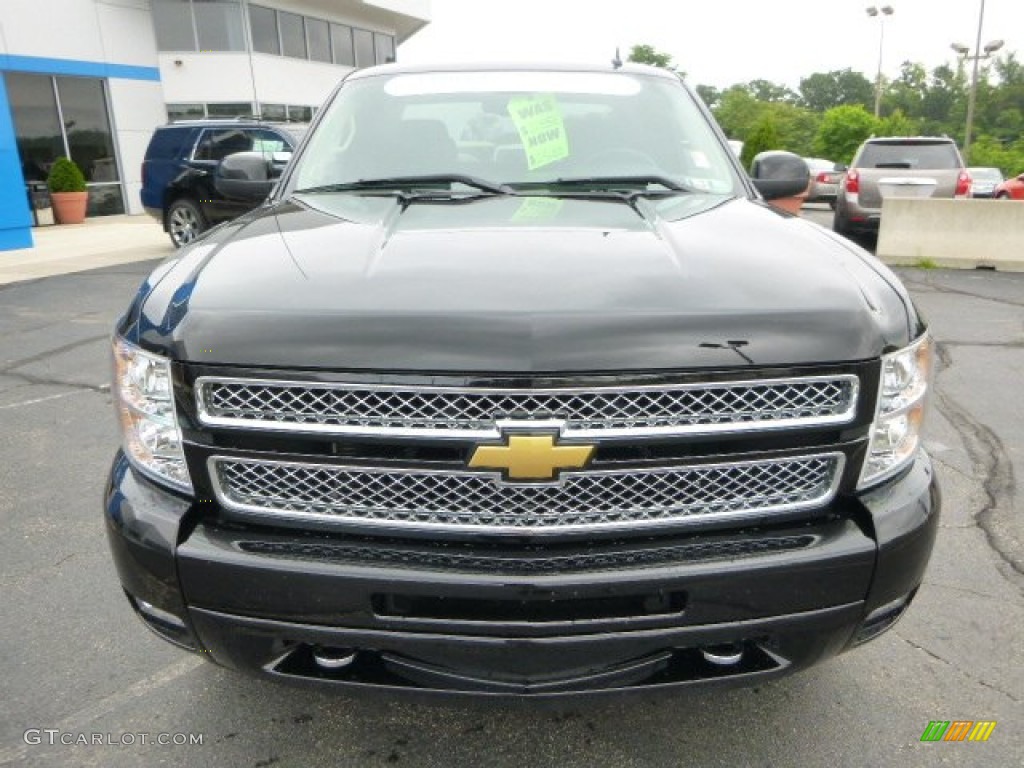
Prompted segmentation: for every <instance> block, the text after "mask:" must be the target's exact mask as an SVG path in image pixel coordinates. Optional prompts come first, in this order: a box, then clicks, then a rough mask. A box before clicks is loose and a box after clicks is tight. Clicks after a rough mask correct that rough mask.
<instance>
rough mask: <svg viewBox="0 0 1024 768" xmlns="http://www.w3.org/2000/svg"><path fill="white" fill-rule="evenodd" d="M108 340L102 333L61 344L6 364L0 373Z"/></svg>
mask: <svg viewBox="0 0 1024 768" xmlns="http://www.w3.org/2000/svg"><path fill="white" fill-rule="evenodd" d="M109 338H110V334H109V333H104V334H101V335H99V336H89V337H87V338H84V339H78V340H77V341H72V342H71V343H69V344H62V345H61V346H59V347H54V348H53V349H48V350H46V351H45V352H40V353H39V354H38V355H31V356H30V357H23V358H21V359H20V360H15V361H13V362H11V363H8V364H7V365H5V366H4V367H3V368H0V373H10V372H11V371H13V370H15V369H16V368H22V367H23V366H26V365H29V364H30V363H38V362H39V361H40V360H45V359H46V358H48V357H55V356H56V355H60V354H63V353H64V352H70V351H71V350H73V349H77V348H78V347H84V346H85V345H87V344H92V343H94V342H97V341H100V340H102V339H109Z"/></svg>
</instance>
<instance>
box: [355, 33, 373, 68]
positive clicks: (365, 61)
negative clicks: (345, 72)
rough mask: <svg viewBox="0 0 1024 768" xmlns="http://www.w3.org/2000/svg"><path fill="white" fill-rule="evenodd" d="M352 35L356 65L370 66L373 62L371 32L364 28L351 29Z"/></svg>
mask: <svg viewBox="0 0 1024 768" xmlns="http://www.w3.org/2000/svg"><path fill="white" fill-rule="evenodd" d="M352 36H353V38H354V39H355V49H356V66H357V67H372V66H373V64H374V61H375V59H374V54H373V32H368V31H367V30H365V29H353V30H352Z"/></svg>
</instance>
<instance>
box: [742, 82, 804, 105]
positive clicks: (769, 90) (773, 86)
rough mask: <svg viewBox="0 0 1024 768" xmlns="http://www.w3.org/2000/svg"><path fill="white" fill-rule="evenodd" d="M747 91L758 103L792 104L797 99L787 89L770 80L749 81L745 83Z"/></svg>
mask: <svg viewBox="0 0 1024 768" xmlns="http://www.w3.org/2000/svg"><path fill="white" fill-rule="evenodd" d="M746 87H747V91H748V92H749V93H750V95H751V96H753V97H754V98H755V99H757V100H758V101H768V102H786V103H790V104H794V103H796V102H797V100H798V97H797V95H796V94H795V93H793V92H792V91H791V90H789V88H787V87H786V86H784V85H779V84H778V83H773V82H771V81H770V80H751V81H750V82H749V83H747V86H746Z"/></svg>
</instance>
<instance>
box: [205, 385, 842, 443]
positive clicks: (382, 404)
mask: <svg viewBox="0 0 1024 768" xmlns="http://www.w3.org/2000/svg"><path fill="white" fill-rule="evenodd" d="M857 393H858V380H857V377H856V376H853V375H841V376H818V377H804V378H796V379H771V380H762V381H737V382H715V383H702V384H667V385H653V386H648V385H644V386H635V387H589V388H569V387H564V388H553V389H495V388H490V389H489V388H454V387H453V388H447V387H405V386H391V385H379V386H376V385H375V386H366V385H355V384H322V383H311V382H294V381H272V380H258V379H230V378H219V377H202V378H200V379H198V380H197V382H196V398H197V406H198V412H199V418H200V421H201V422H202V423H204V424H207V425H210V426H224V427H236V428H238V427H241V428H247V429H261V430H281V431H300V432H322V433H328V434H338V435H345V434H348V435H353V434H362V435H373V434H378V435H385V436H402V435H410V436H423V435H424V434H429V436H431V437H455V438H471V439H481V438H494V437H497V436H498V434H499V430H498V424H499V422H504V421H553V422H557V423H558V425H559V427H560V428H561V431H562V434H563V436H565V437H575V438H588V437H589V438H600V437H615V436H629V437H643V436H645V435H650V436H667V435H686V434H707V433H715V432H729V431H745V430H762V429H780V428H784V427H797V426H801V427H806V426H816V425H825V424H842V423H846V422H850V421H852V420H853V418H854V415H855V412H856V407H857Z"/></svg>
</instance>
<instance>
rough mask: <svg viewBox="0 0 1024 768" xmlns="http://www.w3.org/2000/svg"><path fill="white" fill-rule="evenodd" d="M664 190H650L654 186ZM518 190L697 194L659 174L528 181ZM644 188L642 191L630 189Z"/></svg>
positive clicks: (629, 195)
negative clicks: (565, 189)
mask: <svg viewBox="0 0 1024 768" xmlns="http://www.w3.org/2000/svg"><path fill="white" fill-rule="evenodd" d="M655 185H656V186H659V187H662V189H660V190H659V189H650V187H652V186H655ZM514 186H515V188H516V189H517V190H530V191H533V190H536V189H548V190H556V189H557V188H559V187H564V188H568V189H571V190H574V191H575V190H581V191H586V192H597V193H612V194H615V195H617V196H626V197H631V198H632V197H639V196H643V195H672V194H679V193H680V192H696V191H697V190H695V189H693V188H692V187H687V186H685V185H683V184H680V183H679V182H678V181H676V180H675V179H671V178H669V177H668V176H660V175H658V174H642V175H637V176H580V177H575V178H562V179H551V180H550V181H528V182H523V183H519V184H515V185H514ZM630 187H642V189H630Z"/></svg>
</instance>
